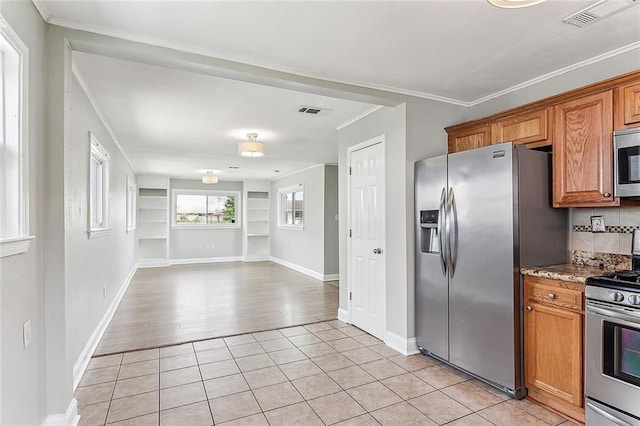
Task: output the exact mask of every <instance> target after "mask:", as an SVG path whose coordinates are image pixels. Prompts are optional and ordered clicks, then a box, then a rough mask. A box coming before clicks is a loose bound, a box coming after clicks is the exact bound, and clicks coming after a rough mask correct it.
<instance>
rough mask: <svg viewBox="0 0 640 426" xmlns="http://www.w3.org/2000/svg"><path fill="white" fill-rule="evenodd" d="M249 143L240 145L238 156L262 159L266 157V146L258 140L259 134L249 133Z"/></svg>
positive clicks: (245, 142)
mask: <svg viewBox="0 0 640 426" xmlns="http://www.w3.org/2000/svg"><path fill="white" fill-rule="evenodd" d="M247 138H248V139H249V140H248V141H244V142H240V143H239V144H238V154H240V155H242V156H243V157H262V156H263V155H264V144H263V143H262V142H260V141H259V140H258V134H257V133H247Z"/></svg>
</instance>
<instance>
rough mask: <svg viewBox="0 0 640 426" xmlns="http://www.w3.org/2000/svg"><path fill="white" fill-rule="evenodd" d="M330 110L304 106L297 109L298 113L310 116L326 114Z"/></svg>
mask: <svg viewBox="0 0 640 426" xmlns="http://www.w3.org/2000/svg"><path fill="white" fill-rule="evenodd" d="M329 111H330V110H328V109H325V108H318V107H312V106H305V105H302V106H300V107H299V108H298V112H300V113H302V114H311V115H318V114H320V113H323V114H325V113H327V112H329Z"/></svg>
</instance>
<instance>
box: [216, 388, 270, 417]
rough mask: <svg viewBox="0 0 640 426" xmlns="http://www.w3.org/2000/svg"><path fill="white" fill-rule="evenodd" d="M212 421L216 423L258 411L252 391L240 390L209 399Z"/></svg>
mask: <svg viewBox="0 0 640 426" xmlns="http://www.w3.org/2000/svg"><path fill="white" fill-rule="evenodd" d="M209 406H210V407H211V412H212V413H213V421H214V422H215V423H216V424H218V423H223V422H227V421H229V420H235V419H239V418H241V417H247V416H250V415H252V414H258V413H260V406H259V405H258V401H256V399H255V398H254V397H253V393H252V392H242V393H236V394H233V395H227V396H223V397H220V398H216V399H210V400H209Z"/></svg>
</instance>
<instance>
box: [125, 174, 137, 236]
mask: <svg viewBox="0 0 640 426" xmlns="http://www.w3.org/2000/svg"><path fill="white" fill-rule="evenodd" d="M126 204H127V207H126V209H127V211H126V215H127V233H129V232H130V231H133V230H134V229H136V184H135V183H133V182H131V180H129V176H127V202H126Z"/></svg>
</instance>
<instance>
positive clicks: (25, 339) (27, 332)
mask: <svg viewBox="0 0 640 426" xmlns="http://www.w3.org/2000/svg"><path fill="white" fill-rule="evenodd" d="M22 344H23V346H24V348H25V349H26V348H27V346H29V345H30V344H31V320H28V321H26V322H25V323H24V324H23V325H22Z"/></svg>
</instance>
